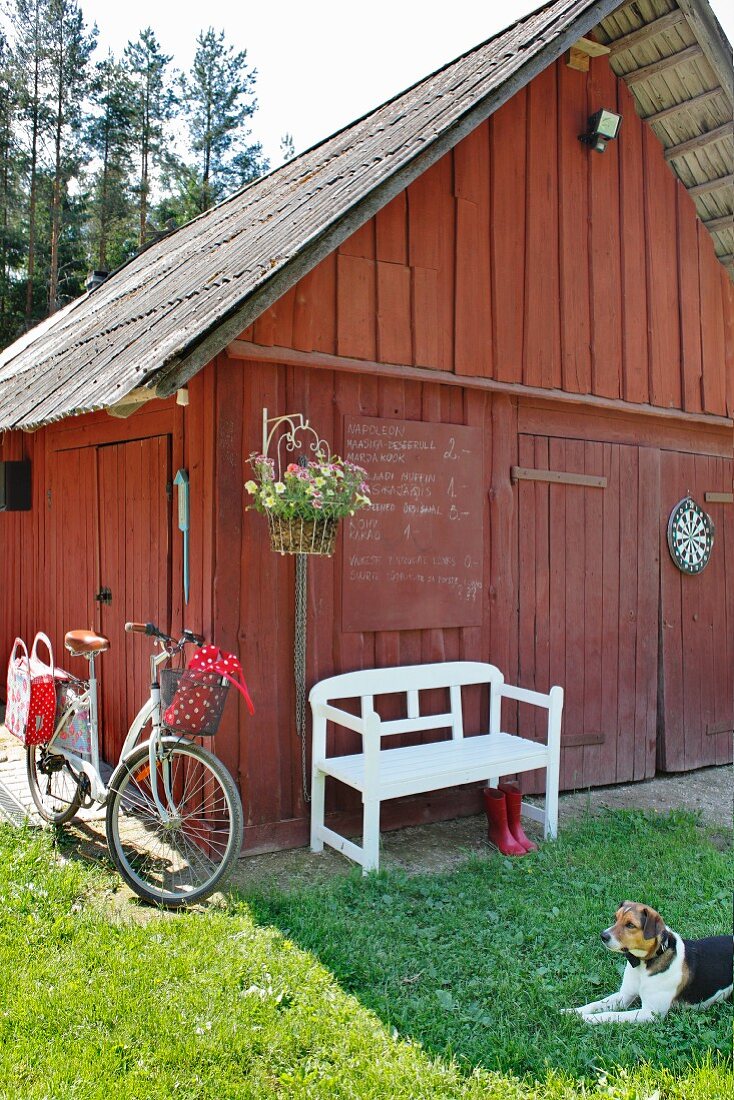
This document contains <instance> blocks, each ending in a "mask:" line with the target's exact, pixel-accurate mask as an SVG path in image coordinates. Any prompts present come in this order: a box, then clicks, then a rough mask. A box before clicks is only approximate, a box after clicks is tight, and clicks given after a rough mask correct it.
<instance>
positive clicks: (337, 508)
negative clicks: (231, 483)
mask: <svg viewBox="0 0 734 1100" xmlns="http://www.w3.org/2000/svg"><path fill="white" fill-rule="evenodd" d="M249 462H250V465H251V466H252V469H253V473H254V479H253V480H251V481H246V482H245V489H247V491H248V493H250V495H251V496H252V498H253V501H252V505H251V506H252V507H253V508H254V509H255V510H256V511H258V512H262V513H264V514H265V515H268V514H269V515H277V516H282V517H284V518H286V519H315V518H316V517H317V516H323V517H325V518H327V519H342V518H343V517H344V516H353V515H354V513H355V512H356V511H357V510H358V509H359V508H366V507H369V505H370V498H369V495H368V494H369V488H368V486H367V484H366V481H365V478H366V476H367V475H366V473H365V471H364V470H363V469H362V467H361V466H356V465H355V464H354V463H353V462H348V461H347V460H346V459H342V458H339V457H338V455H334V456H332V457H331V458H327V457H326V455H324V454H323V453H322V452H321V451H318V452H317V454H316V457H315V459H312V460H310V461H307V460H304V462H303V463H297V462H291V463H290V464H289V465H288V466H286V468H285V471H284V472H283V474H282V479H279V478H278V477H277V475H276V468H275V462H274V461H273V459H272V458H268V457H267V455H261V454H253V455H250V459H249Z"/></svg>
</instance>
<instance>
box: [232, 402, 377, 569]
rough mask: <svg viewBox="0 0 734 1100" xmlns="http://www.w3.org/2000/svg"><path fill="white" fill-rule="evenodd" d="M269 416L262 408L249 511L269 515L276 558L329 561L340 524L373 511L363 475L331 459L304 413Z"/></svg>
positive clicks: (252, 462) (342, 461) (249, 485)
mask: <svg viewBox="0 0 734 1100" xmlns="http://www.w3.org/2000/svg"><path fill="white" fill-rule="evenodd" d="M267 413H268V410H267V409H263V447H262V452H261V453H260V454H252V455H250V460H249V461H250V465H251V467H252V470H253V475H254V476H253V479H251V480H250V481H247V482H246V483H245V489H246V490H247V492H248V493H249V494H250V495H251V497H252V503H251V504H250V508H252V509H254V510H255V511H257V512H260V514H261V515H265V516H267V520H268V530H269V533H270V545H271V547H272V549H273V550H275V551H276V552H277V553H279V554H311V555H319V556H321V557H331V556H332V554H333V553H334V550H335V546H336V533H337V528H338V523H339V520H340V519H343V518H345V517H346V516H352V515H354V513H355V512H356V511H357V510H358V509H359V508H364V507H369V504H370V500H369V497H368V496H367V493H368V492H369V489H368V487H367V485H366V482H365V478H366V474H365V471H364V470H363V469H362V468H361V466H357V465H355V464H354V463H353V462H349V461H347V460H345V459H342V458H339V456H338V455H333V454H332V453H331V448H330V447H329V444H328V443H327V442H326V440H325V439H322V438H321V436H320V435H319V434H318V432H317V431H316V430H315V429H314V428H312V427H311V425H310V424H309V422H308V420H306V419H305V418H304V416H303V414H302V413H290V414H289V415H287V416H276V417H271V418H268V415H267ZM271 444H272V451H273V454H272V455H270V454H269V453H268V452H269V450H270V448H271Z"/></svg>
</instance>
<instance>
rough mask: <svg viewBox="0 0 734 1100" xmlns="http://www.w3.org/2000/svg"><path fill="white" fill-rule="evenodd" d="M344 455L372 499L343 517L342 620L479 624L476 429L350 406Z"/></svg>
mask: <svg viewBox="0 0 734 1100" xmlns="http://www.w3.org/2000/svg"><path fill="white" fill-rule="evenodd" d="M344 455H345V457H346V458H348V459H349V460H350V461H351V462H356V463H358V465H360V466H363V467H364V468H365V470H366V471H367V482H368V484H369V486H370V499H371V501H372V507H371V508H364V509H362V510H361V511H359V512H357V513H356V515H354V516H350V517H349V518H347V519H345V520H344V521H343V527H344V543H343V562H344V566H343V568H344V572H343V577H342V597H343V598H342V629H343V630H345V631H373V630H419V629H425V628H428V627H452V626H478V625H479V624H480V623H481V621H482V573H483V552H482V532H483V521H482V514H483V506H484V497H485V491H484V478H483V469H482V430H481V429H480V428H465V427H463V426H461V425H456V424H426V423H423V422H422V421H418V420H383V419H381V418H377V417H356V416H346V417H345V418H344Z"/></svg>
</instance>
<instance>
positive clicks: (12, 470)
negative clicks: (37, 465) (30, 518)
mask: <svg viewBox="0 0 734 1100" xmlns="http://www.w3.org/2000/svg"><path fill="white" fill-rule="evenodd" d="M30 509H31V464H30V462H29V461H28V460H27V459H26V460H25V461H23V462H0V512H29V511H30Z"/></svg>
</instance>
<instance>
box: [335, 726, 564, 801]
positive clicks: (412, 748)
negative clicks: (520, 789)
mask: <svg viewBox="0 0 734 1100" xmlns="http://www.w3.org/2000/svg"><path fill="white" fill-rule="evenodd" d="M547 761H548V749H547V747H546V746H545V745H543V744H538V743H537V742H535V741H530V740H528V739H527V738H524V737H516V736H515V735H514V734H510V733H494V734H480V735H477V736H474V737H464V738H462V739H460V740H446V741H436V742H433V743H432V744H422V745H403V746H401V747H400V748H395V749H385V750H384V751H382V752H381V753H380V764H379V785H378V790H379V795H380V798H381V799H384V798H398V797H400V796H401V795H408V794H418V793H419V792H421V791H429V790H437V789H439V788H443V787H447V786H457V785H458V784H460V783H472V782H477V781H480V780H483V779H484V780H486V779H489V778H490V777H491V776H502V775H512V774H514V773H515V772H522V771H529V770H531V769H532V768H544V767H545V766H546V764H547ZM318 767H319V768H320V769H321V770H322V771H323V772H324V773H325V774H326V775H330V776H332V777H333V778H334V779H338V780H340V781H341V782H342V783H346V784H347V785H348V786H350V787H354V788H355V789H356V790H358V791H364V789H365V781H364V772H365V758H364V755H363V754H362V753H355V754H354V755H350V756H331V757H328V758H327V759H325V760H320V761H318ZM434 780H435V787H432V786H431V783H432V782H433V781H434Z"/></svg>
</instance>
